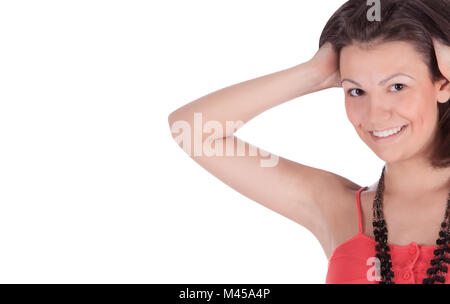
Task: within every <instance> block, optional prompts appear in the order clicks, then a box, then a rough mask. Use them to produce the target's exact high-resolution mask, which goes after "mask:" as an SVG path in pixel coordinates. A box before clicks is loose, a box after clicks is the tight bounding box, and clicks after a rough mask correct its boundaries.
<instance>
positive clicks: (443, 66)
mask: <svg viewBox="0 0 450 304" xmlns="http://www.w3.org/2000/svg"><path fill="white" fill-rule="evenodd" d="M433 44H434V49H435V51H436V57H437V60H438V65H439V70H440V71H441V73H442V75H443V76H444V77H445V78H447V79H448V80H449V81H450V46H448V45H445V44H443V43H441V42H440V41H439V40H437V39H435V38H433Z"/></svg>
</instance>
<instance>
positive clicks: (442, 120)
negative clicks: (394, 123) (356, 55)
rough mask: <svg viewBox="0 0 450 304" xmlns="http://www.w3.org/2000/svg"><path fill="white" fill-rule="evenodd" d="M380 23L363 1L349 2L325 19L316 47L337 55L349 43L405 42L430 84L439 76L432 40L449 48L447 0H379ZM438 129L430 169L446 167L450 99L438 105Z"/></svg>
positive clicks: (449, 5)
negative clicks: (420, 61) (369, 15)
mask: <svg viewBox="0 0 450 304" xmlns="http://www.w3.org/2000/svg"><path fill="white" fill-rule="evenodd" d="M380 3H381V7H380V17H381V20H380V21H376V20H375V21H369V20H368V18H367V11H368V9H369V8H370V6H368V4H367V1H366V0H350V1H347V2H346V3H345V4H344V5H342V6H341V7H340V8H339V9H338V10H337V11H336V12H335V13H334V14H333V16H331V18H330V20H328V22H327V24H326V25H325V28H324V29H323V31H322V34H321V36H320V42H319V47H321V46H322V45H323V44H324V43H326V42H331V44H332V45H333V48H334V50H335V51H336V52H337V53H338V55H339V56H340V52H341V50H342V48H343V47H345V46H348V45H352V44H353V43H377V42H389V41H407V42H410V43H412V44H413V46H414V48H415V49H416V50H417V51H418V52H419V53H420V54H421V55H422V57H423V60H424V62H425V63H426V64H427V65H428V67H429V71H430V75H431V78H432V80H433V82H435V81H437V80H439V79H442V78H444V76H443V75H442V74H441V72H440V70H439V67H438V63H437V58H436V54H435V50H434V46H433V41H432V37H434V38H436V39H437V40H439V41H440V42H442V43H444V44H446V45H449V46H450V21H449V19H448V18H449V16H450V0H380ZM437 106H438V111H439V121H438V124H439V127H438V132H437V133H436V137H435V139H434V141H433V147H432V149H431V151H430V154H429V160H430V163H431V165H432V166H433V167H434V168H447V167H450V100H449V101H447V102H446V103H438V105H437Z"/></svg>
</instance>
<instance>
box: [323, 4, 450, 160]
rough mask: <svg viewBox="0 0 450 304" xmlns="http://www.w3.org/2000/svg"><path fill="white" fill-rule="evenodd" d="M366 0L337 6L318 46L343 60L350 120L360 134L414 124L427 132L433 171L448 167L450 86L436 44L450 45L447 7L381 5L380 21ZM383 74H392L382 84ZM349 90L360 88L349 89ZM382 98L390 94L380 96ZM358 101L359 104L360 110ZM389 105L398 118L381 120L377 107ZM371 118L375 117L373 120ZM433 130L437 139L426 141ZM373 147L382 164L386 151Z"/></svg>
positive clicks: (426, 143) (421, 146) (435, 5)
mask: <svg viewBox="0 0 450 304" xmlns="http://www.w3.org/2000/svg"><path fill="white" fill-rule="evenodd" d="M364 2H365V1H360V0H352V1H348V2H347V3H345V4H344V5H343V6H342V7H341V8H339V9H338V10H337V11H336V13H335V14H334V15H333V16H332V17H331V18H330V20H329V21H328V23H327V24H326V26H325V28H324V29H323V32H322V35H321V37H320V42H319V46H322V45H324V44H325V43H326V42H330V43H331V44H332V45H333V48H334V50H335V51H336V52H337V54H338V56H339V60H338V67H339V69H340V73H341V77H342V85H343V86H344V83H347V84H346V85H345V86H344V89H345V90H346V108H347V114H348V115H349V119H350V121H351V122H352V123H353V125H354V126H355V128H356V129H357V130H358V129H359V130H361V131H362V130H366V131H373V130H378V131H380V130H390V129H392V128H396V127H399V126H402V125H405V124H409V123H411V126H412V129H413V130H414V131H416V132H420V131H421V130H423V133H422V135H423V136H422V140H421V143H420V145H416V147H417V149H419V148H423V149H424V150H426V151H427V152H428V155H427V157H428V158H429V159H430V161H431V165H432V166H433V167H434V168H446V167H448V166H449V165H450V132H449V131H450V130H449V128H450V102H447V101H448V100H449V94H448V92H449V84H448V80H447V79H446V78H445V77H444V76H443V75H442V73H441V71H440V69H439V66H438V61H437V57H436V54H435V50H434V47H433V38H434V39H438V40H440V41H443V42H445V44H447V45H449V44H450V25H449V24H450V23H449V21H448V16H449V14H447V13H448V12H449V10H450V8H449V6H450V2H449V1H448V0H429V1H423V0H407V1H399V0H385V1H381V20H380V22H377V21H370V20H368V19H367V18H366V15H367V6H366V5H365V3H364ZM413 63H414V64H413ZM406 71H407V72H406ZM390 74H392V75H390ZM386 75H390V76H387V78H384V77H386ZM405 78H408V79H405ZM394 80H395V81H394ZM375 81H377V86H375V85H374V82H375ZM378 81H379V82H378ZM350 84H352V85H356V86H357V87H350V86H349V85H350ZM382 92H384V94H385V95H381V93H382ZM392 93H395V94H396V95H395V94H392ZM353 98H357V99H358V100H360V99H362V100H361V101H359V102H358V103H357V104H355V103H353V101H354V100H353ZM368 100H370V102H368ZM389 100H391V101H395V106H396V108H395V111H392V112H394V114H393V115H396V114H398V117H390V118H389V119H386V121H384V119H382V118H380V117H376V115H377V113H373V111H376V110H377V108H376V107H375V105H374V104H375V103H377V102H381V103H383V101H385V102H387V101H389ZM363 101H365V102H363ZM436 101H437V102H436ZM431 106H434V108H432V107H431ZM370 111H372V113H370ZM369 114H372V115H371V116H370V117H369ZM378 115H382V113H378ZM426 115H427V116H426ZM414 116H415V117H414ZM435 116H437V117H438V119H437V120H436V119H435ZM419 126H420V127H421V128H419ZM430 132H431V133H432V134H433V140H431V141H428V136H427V135H428V134H430ZM358 134H360V135H361V137H362V139H363V140H367V141H366V143H367V144H368V145H369V146H371V144H372V143H373V142H371V141H369V139H370V138H369V137H366V136H363V134H364V133H361V132H358ZM415 140H417V138H415ZM399 144H400V142H399ZM402 144H405V143H402ZM424 145H431V147H428V146H427V147H424ZM372 148H373V150H374V151H375V153H377V155H378V156H380V157H381V158H383V157H382V155H381V154H382V153H383V151H380V150H379V149H378V148H377V147H376V146H373V147H372ZM413 152H417V151H411V153H413ZM383 159H384V158H383Z"/></svg>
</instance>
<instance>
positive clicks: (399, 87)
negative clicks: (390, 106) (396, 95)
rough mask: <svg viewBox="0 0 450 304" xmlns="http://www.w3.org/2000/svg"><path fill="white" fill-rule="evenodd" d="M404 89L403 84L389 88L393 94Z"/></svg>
mask: <svg viewBox="0 0 450 304" xmlns="http://www.w3.org/2000/svg"><path fill="white" fill-rule="evenodd" d="M404 87H405V85H404V84H401V83H396V84H394V85H392V86H391V91H394V92H395V91H401V90H403V88H404Z"/></svg>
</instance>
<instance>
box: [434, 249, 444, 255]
mask: <svg viewBox="0 0 450 304" xmlns="http://www.w3.org/2000/svg"><path fill="white" fill-rule="evenodd" d="M441 252H443V250H442V249H436V250H434V255H439V254H440V253H441Z"/></svg>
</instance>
